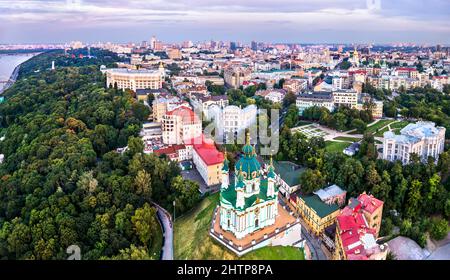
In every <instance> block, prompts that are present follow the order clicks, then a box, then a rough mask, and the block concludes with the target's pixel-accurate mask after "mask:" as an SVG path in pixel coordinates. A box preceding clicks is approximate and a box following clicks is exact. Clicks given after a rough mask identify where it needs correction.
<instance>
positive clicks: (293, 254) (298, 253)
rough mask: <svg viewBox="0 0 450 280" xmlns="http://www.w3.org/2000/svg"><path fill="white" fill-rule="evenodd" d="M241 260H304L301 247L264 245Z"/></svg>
mask: <svg viewBox="0 0 450 280" xmlns="http://www.w3.org/2000/svg"><path fill="white" fill-rule="evenodd" d="M241 259H242V260H304V259H305V255H304V253H303V250H302V249H299V248H295V247H283V246H275V247H264V248H261V249H258V250H255V251H253V252H250V253H248V254H245V255H243V256H242V257H241Z"/></svg>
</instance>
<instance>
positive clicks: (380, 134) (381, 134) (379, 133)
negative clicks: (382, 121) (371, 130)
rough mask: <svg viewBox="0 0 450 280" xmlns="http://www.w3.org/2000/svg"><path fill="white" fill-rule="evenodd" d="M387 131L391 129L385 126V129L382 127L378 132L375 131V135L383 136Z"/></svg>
mask: <svg viewBox="0 0 450 280" xmlns="http://www.w3.org/2000/svg"><path fill="white" fill-rule="evenodd" d="M386 131H389V127H385V128H383V129H381V130H380V131H378V132H377V133H375V134H374V136H376V137H383V134H384V133H385V132H386Z"/></svg>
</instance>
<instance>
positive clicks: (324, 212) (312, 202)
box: [298, 194, 339, 218]
mask: <svg viewBox="0 0 450 280" xmlns="http://www.w3.org/2000/svg"><path fill="white" fill-rule="evenodd" d="M298 198H299V199H302V200H303V201H304V202H305V204H306V205H307V206H308V207H309V208H311V209H313V210H314V211H315V212H316V213H317V215H318V216H319V217H320V218H324V217H326V216H328V215H330V214H331V213H333V212H335V211H338V210H339V206H338V205H337V204H334V203H333V204H326V203H325V202H323V201H322V200H321V199H320V197H319V196H317V195H315V194H313V195H306V196H303V195H298Z"/></svg>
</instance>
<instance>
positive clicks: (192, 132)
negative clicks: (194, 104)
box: [162, 106, 202, 145]
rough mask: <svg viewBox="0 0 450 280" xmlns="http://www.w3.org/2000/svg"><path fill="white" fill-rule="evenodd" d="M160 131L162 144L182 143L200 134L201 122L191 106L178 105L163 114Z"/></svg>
mask: <svg viewBox="0 0 450 280" xmlns="http://www.w3.org/2000/svg"><path fill="white" fill-rule="evenodd" d="M162 131H163V143H164V144H166V145H178V144H183V143H184V142H185V141H186V140H189V139H192V138H196V137H199V136H200V135H201V134H202V122H201V120H200V118H199V117H198V116H197V115H196V114H195V113H194V112H193V111H192V110H191V108H189V107H186V106H180V107H178V108H176V109H174V110H172V111H169V112H167V113H166V114H165V115H164V116H163V118H162Z"/></svg>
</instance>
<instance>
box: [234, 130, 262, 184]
mask: <svg viewBox="0 0 450 280" xmlns="http://www.w3.org/2000/svg"><path fill="white" fill-rule="evenodd" d="M242 152H244V156H242V157H241V158H240V159H239V160H238V162H236V165H235V168H236V169H235V171H236V172H238V171H240V170H242V174H243V176H244V179H247V180H251V179H253V178H257V177H260V175H261V164H259V162H258V160H257V159H256V153H255V150H254V148H253V147H252V146H251V145H250V136H249V134H248V133H247V139H246V143H245V145H244V147H243V148H242Z"/></svg>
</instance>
